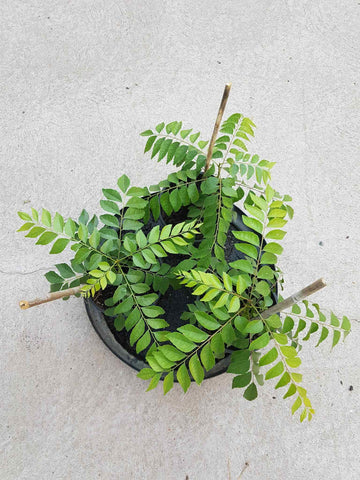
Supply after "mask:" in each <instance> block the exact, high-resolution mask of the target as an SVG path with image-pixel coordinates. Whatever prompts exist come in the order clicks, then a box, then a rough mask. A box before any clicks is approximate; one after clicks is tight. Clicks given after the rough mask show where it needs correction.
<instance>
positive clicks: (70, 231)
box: [64, 218, 76, 238]
mask: <svg viewBox="0 0 360 480" xmlns="http://www.w3.org/2000/svg"><path fill="white" fill-rule="evenodd" d="M64 231H65V233H66V235H67V236H68V237H71V238H74V236H75V232H76V225H75V222H74V220H72V219H71V218H69V219H68V220H67V221H66V223H65V227H64Z"/></svg>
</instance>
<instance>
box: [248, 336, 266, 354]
mask: <svg viewBox="0 0 360 480" xmlns="http://www.w3.org/2000/svg"><path fill="white" fill-rule="evenodd" d="M269 341H270V337H269V334H268V333H267V332H265V333H263V334H262V335H261V336H260V337H258V338H256V339H255V340H253V341H252V342H251V343H250V345H249V350H258V349H260V348H264V347H266V346H267V344H268V343H269Z"/></svg>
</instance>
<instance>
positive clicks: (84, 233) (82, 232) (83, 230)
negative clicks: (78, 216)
mask: <svg viewBox="0 0 360 480" xmlns="http://www.w3.org/2000/svg"><path fill="white" fill-rule="evenodd" d="M78 235H79V238H80V240H81V241H82V242H84V243H86V242H87V239H88V229H87V226H86V225H84V224H83V223H80V225H79V230H78Z"/></svg>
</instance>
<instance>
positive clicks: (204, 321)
mask: <svg viewBox="0 0 360 480" xmlns="http://www.w3.org/2000/svg"><path fill="white" fill-rule="evenodd" d="M195 317H196V320H197V321H198V322H199V323H200V325H201V326H202V327H204V328H206V329H207V330H217V329H218V328H220V327H221V325H220V323H218V322H217V321H216V320H215V319H214V318H213V317H211V316H210V315H208V314H207V313H205V312H195Z"/></svg>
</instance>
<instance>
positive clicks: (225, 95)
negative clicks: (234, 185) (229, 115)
mask: <svg viewBox="0 0 360 480" xmlns="http://www.w3.org/2000/svg"><path fill="white" fill-rule="evenodd" d="M230 89H231V83H227V84H226V85H225V88H224V93H223V96H222V99H221V103H220V107H219V111H218V114H217V117H216V121H215V125H214V130H213V134H212V137H211V140H210V144H209V148H208V151H207V155H206V164H205V172H206V171H207V170H209V167H210V161H211V157H212V153H213V150H214V143H215V140H216V137H217V134H218V131H219V128H220V124H221V120H222V117H223V114H224V110H225V107H226V103H227V101H228V98H229V94H230Z"/></svg>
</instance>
